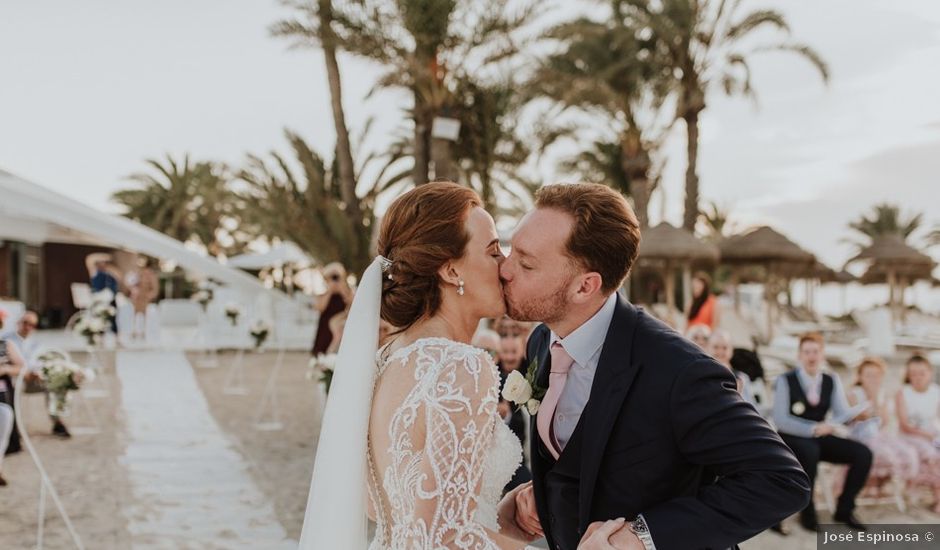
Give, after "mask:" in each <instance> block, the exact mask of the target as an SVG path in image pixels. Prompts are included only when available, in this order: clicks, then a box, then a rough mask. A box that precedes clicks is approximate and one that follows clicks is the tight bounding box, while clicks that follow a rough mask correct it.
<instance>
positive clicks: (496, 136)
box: [454, 75, 535, 214]
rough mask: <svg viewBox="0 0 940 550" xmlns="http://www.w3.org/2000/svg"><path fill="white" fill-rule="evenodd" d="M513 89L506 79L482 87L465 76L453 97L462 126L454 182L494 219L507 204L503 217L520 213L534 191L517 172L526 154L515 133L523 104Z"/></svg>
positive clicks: (518, 94) (456, 155) (528, 151)
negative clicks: (470, 192) (473, 192)
mask: <svg viewBox="0 0 940 550" xmlns="http://www.w3.org/2000/svg"><path fill="white" fill-rule="evenodd" d="M517 90H518V87H517V86H516V85H515V83H514V82H512V81H511V80H505V81H501V82H497V83H495V84H486V83H481V82H478V81H477V80H476V79H474V78H471V77H469V75H465V76H463V77H461V78H460V79H459V80H458V84H457V89H456V90H455V92H454V100H455V101H454V103H455V104H456V105H458V106H459V108H458V110H457V111H456V117H457V118H458V120H460V122H461V126H460V136H459V137H458V139H457V142H456V143H455V144H454V157H455V160H456V172H457V173H458V177H457V178H455V179H456V180H458V181H461V182H463V183H464V184H466V185H468V186H469V187H472V188H474V189H475V190H476V191H477V192H478V193H479V194H480V196H481V197H482V199H483V204H484V206H485V207H486V209H487V210H488V211H489V212H492V213H496V214H498V213H500V205H507V204H508V206H509V207H508V209H507V212H505V213H507V214H509V213H513V212H515V211H517V210H519V209H520V208H524V205H525V204H526V202H527V201H530V200H531V199H532V196H533V195H534V191H535V187H534V186H533V185H531V184H529V183H527V182H526V181H525V178H524V177H523V176H522V175H521V174H520V173H519V168H520V167H521V166H522V165H523V164H524V163H525V162H526V160H527V159H528V158H529V155H530V154H531V149H530V147H529V146H528V145H527V144H526V142H525V141H524V140H523V139H522V138H520V137H519V136H518V135H517V133H516V128H517V124H518V115H519V110H520V108H521V106H522V103H523V101H524V98H523V96H522V94H520V93H519V92H518V91H517ZM497 199H499V200H497Z"/></svg>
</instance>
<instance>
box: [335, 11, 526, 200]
mask: <svg viewBox="0 0 940 550" xmlns="http://www.w3.org/2000/svg"><path fill="white" fill-rule="evenodd" d="M510 3H514V2H512V0H489V1H487V2H477V1H474V0H397V1H394V2H393V1H391V0H355V1H350V2H346V3H344V4H343V5H342V7H341V8H340V7H339V6H337V12H336V14H335V16H336V19H335V20H336V22H337V24H338V25H337V28H338V29H339V30H338V33H337V34H338V36H339V38H340V40H341V44H342V48H343V49H344V50H346V51H348V52H350V53H353V54H356V55H360V56H363V57H365V58H368V59H372V60H374V61H378V62H379V63H381V64H383V65H385V66H386V67H388V71H387V72H386V73H385V74H384V76H382V78H380V79H379V83H378V87H379V88H389V87H392V88H402V89H406V90H408V91H409V92H410V93H411V95H412V97H413V98H414V104H413V106H412V108H411V110H410V115H411V118H412V120H413V122H414V138H413V146H412V152H413V155H414V161H415V162H414V168H413V171H412V180H413V181H414V183H416V184H421V183H424V182H426V181H428V179H429V175H430V165H431V164H432V163H433V165H434V166H435V174H434V176H435V177H436V178H442V177H446V178H451V179H452V178H454V177H455V174H454V173H453V156H452V150H451V149H452V148H451V145H450V144H449V143H448V142H440V141H438V142H433V141H432V138H431V129H432V125H433V122H434V119H435V117H437V116H441V115H451V114H452V113H451V111H453V110H455V109H456V108H457V107H456V106H455V105H453V104H452V103H451V100H452V99H453V90H454V89H455V87H456V85H455V81H454V76H453V75H455V74H461V73H463V74H467V73H470V72H478V71H480V70H483V69H484V68H485V67H487V66H488V65H490V64H491V63H494V62H496V61H499V60H504V59H507V58H508V57H510V56H512V55H514V54H515V53H517V52H518V51H519V48H518V45H517V44H516V43H515V42H514V41H513V40H512V38H511V35H512V33H513V32H514V31H516V30H517V29H519V28H520V27H521V26H522V25H524V24H525V22H526V21H527V20H528V19H529V17H530V15H531V13H532V11H531V9H530V8H526V7H524V8H522V9H520V10H518V11H517V12H516V13H514V14H510V13H509V9H508V5H509V4H510ZM471 68H472V70H471ZM432 146H433V147H432ZM432 154H433V157H434V158H432Z"/></svg>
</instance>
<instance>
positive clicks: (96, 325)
mask: <svg viewBox="0 0 940 550" xmlns="http://www.w3.org/2000/svg"><path fill="white" fill-rule="evenodd" d="M112 309H113V308H112ZM110 321H111V320H110V319H105V318H103V317H101V316H100V315H95V314H94V313H92V312H91V311H90V310H85V311H84V312H82V314H81V316H80V317H79V318H78V321H77V322H76V323H75V326H74V327H73V330H74V331H75V333H76V334H78V335H79V336H81V337H83V338H85V341H86V342H87V343H88V345H89V346H95V345H97V344H98V343H100V342H101V337H102V336H104V333H105V332H107V330H108V325H109V324H110Z"/></svg>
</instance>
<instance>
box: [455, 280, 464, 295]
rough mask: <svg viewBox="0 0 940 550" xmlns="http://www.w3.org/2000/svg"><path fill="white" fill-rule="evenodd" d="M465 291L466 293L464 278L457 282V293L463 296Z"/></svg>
mask: <svg viewBox="0 0 940 550" xmlns="http://www.w3.org/2000/svg"><path fill="white" fill-rule="evenodd" d="M463 293H464V289H463V279H460V281H458V282H457V295H458V296H463Z"/></svg>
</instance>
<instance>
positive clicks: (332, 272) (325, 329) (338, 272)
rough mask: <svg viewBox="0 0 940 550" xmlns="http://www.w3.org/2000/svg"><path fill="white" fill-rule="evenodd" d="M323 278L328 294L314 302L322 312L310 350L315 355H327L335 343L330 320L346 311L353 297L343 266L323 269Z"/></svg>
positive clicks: (333, 264) (334, 264) (336, 264)
mask: <svg viewBox="0 0 940 550" xmlns="http://www.w3.org/2000/svg"><path fill="white" fill-rule="evenodd" d="M323 278H324V279H325V280H326V292H325V293H324V294H322V295H320V296H318V297H317V299H316V302H314V307H316V309H317V311H319V312H320V322H319V324H318V326H317V333H316V335H315V336H314V341H313V349H311V350H310V353H312V354H313V355H319V354H321V353H327V351H328V350H329V349H330V344H331V343H332V342H333V333H332V331H331V330H330V320H332V319H333V317H335V316H336V315H338V314H340V313H342V312H344V311H346V309H347V308H348V307H349V304H351V303H352V297H353V292H352V289H351V288H349V283H348V282H347V281H346V268H344V267H343V266H342V264H339V263H336V262H334V263H331V264H328V265H327V266H326V267H324V268H323Z"/></svg>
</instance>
